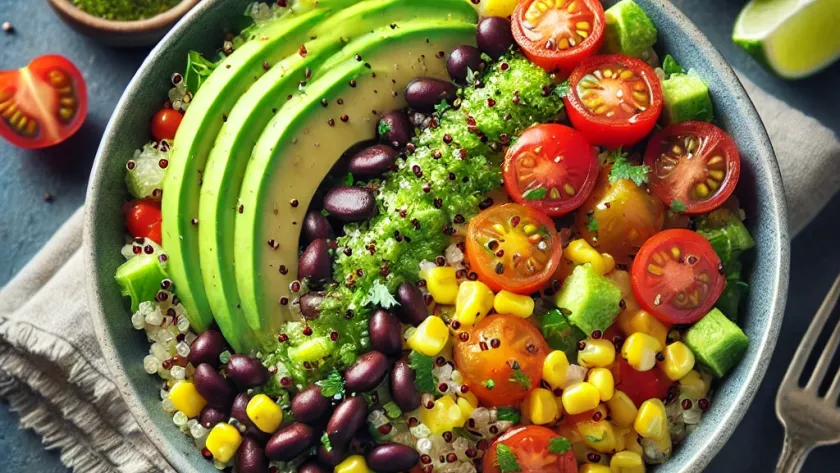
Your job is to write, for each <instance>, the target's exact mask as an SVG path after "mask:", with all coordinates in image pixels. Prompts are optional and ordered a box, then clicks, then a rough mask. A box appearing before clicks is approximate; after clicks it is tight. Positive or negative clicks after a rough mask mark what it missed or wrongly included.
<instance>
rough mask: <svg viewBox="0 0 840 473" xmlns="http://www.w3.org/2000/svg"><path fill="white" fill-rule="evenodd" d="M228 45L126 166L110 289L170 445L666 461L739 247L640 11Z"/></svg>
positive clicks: (217, 453)
mask: <svg viewBox="0 0 840 473" xmlns="http://www.w3.org/2000/svg"><path fill="white" fill-rule="evenodd" d="M243 19H244V20H246V21H247V22H248V24H249V26H247V27H245V28H243V29H241V30H240V31H237V32H232V33H230V34H228V36H227V37H220V38H219V45H220V48H219V50H218V52H217V53H216V54H214V55H206V54H205V55H202V54H200V53H198V52H190V53H189V55H188V57H187V58H185V59H186V61H185V62H186V64H185V68H184V70H183V71H177V72H175V73H174V74H173V75H172V79H171V82H172V87H171V90H170V91H169V94H168V97H161V109H160V110H159V111H158V112H157V113H156V114H155V115H154V116H153V117H150V118H151V124H150V129H149V132H150V141H149V142H148V143H146V144H142V143H138V147H139V149H138V150H137V151H136V152H135V154H134V156H133V157H126V158H127V159H126V161H127V162H126V174H125V176H126V178H125V180H126V185H127V191H128V194H130V197H129V198H128V199H127V200H126V203H125V204H124V206H123V208H122V211H123V214H124V215H125V223H126V243H125V246H123V248H122V250H121V251H122V255H123V256H124V257H125V259H126V261H125V263H124V264H123V265H122V266H120V267H119V269H118V270H117V273H116V279H117V282H118V283H119V285H120V287H121V288H122V290H123V294H124V295H125V296H126V301H127V304H130V310H131V312H132V315H131V323H132V325H133V326H134V328H136V329H137V330H138V331H143V332H145V336H146V338H147V339H148V341H149V343H150V344H151V345H150V348H149V354H148V355H147V356H146V357H145V358H144V359H143V360H142V363H143V367H144V368H145V370H146V372H148V373H149V375H154V378H150V379H149V382H158V383H161V390H160V398H161V408H162V409H164V410H165V411H166V412H167V413H169V414H171V416H172V422H173V424H174V426H173V428H178V429H180V430H181V431H182V432H183V433H184V435H187V436H189V437H190V438H192V439H193V441H194V443H195V447H196V449H197V450H198V451H200V452H201V454H202V455H203V456H204V457H205V458H206V460H207V461H208V464H212V465H213V466H214V467H215V468H216V469H218V470H228V471H231V470H232V471H235V472H238V473H261V472H272V473H281V472H282V473H286V472H301V473H320V472H329V471H335V472H338V473H368V472H375V473H398V472H412V473H432V472H436V473H472V472H484V473H515V472H524V473H529V472H533V473H549V472H552V473H643V472H645V471H647V470H648V469H652V468H654V466H655V465H659V464H662V463H665V462H667V461H668V459H669V458H670V457H671V455H672V454H673V452H674V451H675V449H677V448H679V444H680V443H681V442H682V441H683V440H684V439H685V438H686V436H687V435H689V434H691V432H692V431H693V430H694V429H695V428H696V426H697V424H698V423H699V422H701V419H702V416H703V413H704V411H706V410H708V409H709V408H710V407H711V405H712V392H713V390H714V386H715V380H716V379H720V378H722V377H724V376H726V375H727V373H728V372H729V371H730V370H731V369H733V367H735V366H736V365H737V364H738V363H739V361H740V360H741V358H742V357H743V355H744V353H745V351H746V348H747V345H748V343H749V340H748V338H747V336H746V335H745V334H744V332H743V331H742V330H741V328H739V326H738V319H739V312H740V310H739V309H741V308H742V300H743V298H744V297H745V296H746V294H747V292H748V291H749V286H748V285H747V283H746V282H745V281H744V279H745V278H744V277H743V275H742V258H741V257H742V254H743V253H745V252H747V251H748V250H750V249H751V248H753V246H754V242H753V239H752V238H751V236H750V234H749V232H748V230H747V228H746V226H745V224H744V221H745V219H747V218H748V216H747V215H746V214H745V212H744V211H743V210H741V208H740V206H739V203H738V200H737V198H736V197H735V196H734V191H735V189H736V186H737V184H738V180H739V177H740V166H741V164H740V157H739V153H738V149H737V147H736V145H735V143H734V142H733V140H732V139H731V138H730V137H729V136H728V135H727V133H726V132H725V131H724V130H722V129H720V128H718V127H717V126H716V125H715V124H714V123H715V114H714V110H713V106H712V99H711V97H710V93H709V88H708V87H707V85H706V83H704V80H703V78H702V77H700V76H699V75H698V74H697V73H695V72H694V71H693V70H691V69H690V68H686V69H687V70H686V69H684V68H683V67H682V66H681V65H680V58H674V57H672V56H670V55H668V54H667V51H663V50H662V48H661V47H660V45H658V44H657V34H658V32H657V29H656V25H655V24H654V23H653V22H652V21H651V19H650V18H649V17H648V16H647V14H646V13H645V12H644V10H643V9H642V8H641V7H640V6H639V5H637V4H636V3H634V2H633V0H622V1H619V2H618V3H616V4H614V5H613V6H611V7H609V8H607V9H606V10H605V9H604V6H602V4H601V3H600V2H599V1H598V0H520V1H518V2H517V1H515V0H424V1H423V2H416V1H412V0H364V1H355V0H297V1H289V2H286V1H282V2H268V3H254V4H252V5H250V6H249V7H248V8H247V11H246V12H245V15H244V17H243ZM686 66H687V65H686ZM140 361H141V360H138V363H139V362H140Z"/></svg>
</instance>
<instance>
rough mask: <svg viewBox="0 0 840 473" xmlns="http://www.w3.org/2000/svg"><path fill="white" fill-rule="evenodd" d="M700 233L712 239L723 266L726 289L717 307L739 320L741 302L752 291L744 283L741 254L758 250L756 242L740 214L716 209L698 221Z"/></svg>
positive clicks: (713, 246)
mask: <svg viewBox="0 0 840 473" xmlns="http://www.w3.org/2000/svg"><path fill="white" fill-rule="evenodd" d="M697 233H699V234H700V235H702V236H703V237H704V238H706V239H707V240H709V243H710V244H711V245H712V248H714V250H715V253H717V255H718V257H719V258H720V261H721V264H723V270H724V273H725V274H726V287H725V288H724V290H723V293H721V295H720V298H718V300H717V303H716V304H715V306H716V307H717V308H718V309H720V311H721V312H723V313H724V314H725V315H726V316H727V317H729V318H730V319H732V320H736V319H737V318H738V312H739V309H740V305H741V300H742V299H743V298H744V297H746V295H747V293H748V292H749V287H750V286H749V284H747V283H746V282H744V281H743V280H742V276H741V269H742V267H741V266H742V265H741V255H742V254H743V252H744V251H747V250H750V249H752V248H753V247H755V240H753V238H752V236H751V235H750V232H749V230H747V227H746V226H745V225H744V223H743V222H742V221H741V216H740V213H738V212H734V211H732V210H729V209H727V208H721V209H717V210H715V211H714V212H712V213H710V214H708V215H705V216H703V217H701V218H699V219H698V220H697Z"/></svg>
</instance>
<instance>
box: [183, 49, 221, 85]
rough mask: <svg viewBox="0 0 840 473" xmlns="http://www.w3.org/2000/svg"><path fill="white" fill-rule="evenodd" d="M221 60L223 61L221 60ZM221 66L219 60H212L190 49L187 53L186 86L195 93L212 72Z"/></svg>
mask: <svg viewBox="0 0 840 473" xmlns="http://www.w3.org/2000/svg"><path fill="white" fill-rule="evenodd" d="M220 62H221V61H220ZM218 66H219V62H211V61H208V60H207V59H205V58H204V56H202V55H201V53H199V52H196V51H190V52H189V53H188V54H187V69H186V71H185V72H184V86H185V87H186V88H187V90H188V91H190V92H192V93H193V94H195V93H196V92H198V89H199V88H200V87H201V85H202V84H204V81H206V80H207V78H208V77H210V74H211V73H212V72H213V71H214V70H215V69H216V68H217V67H218Z"/></svg>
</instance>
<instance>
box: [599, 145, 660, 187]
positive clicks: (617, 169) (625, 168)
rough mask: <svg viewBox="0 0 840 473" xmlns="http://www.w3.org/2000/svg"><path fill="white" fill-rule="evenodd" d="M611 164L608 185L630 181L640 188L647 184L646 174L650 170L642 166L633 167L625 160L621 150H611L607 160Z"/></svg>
mask: <svg viewBox="0 0 840 473" xmlns="http://www.w3.org/2000/svg"><path fill="white" fill-rule="evenodd" d="M607 159H608V160H609V161H611V162H612V169H611V170H610V183H611V184H615V183H616V181H618V180H621V179H630V180H631V181H633V182H634V183H636V185H637V186H639V187H641V186H643V185H645V184H647V182H648V174H650V168H649V167H647V166H645V165H644V164H639V165H635V164H633V163H631V162H630V160H629V159H627V153H625V152H624V150H622V149H621V148H616V149H615V150H613V152H612V154H611V155H610V157H609V158H607Z"/></svg>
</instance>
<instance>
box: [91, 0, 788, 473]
mask: <svg viewBox="0 0 840 473" xmlns="http://www.w3.org/2000/svg"><path fill="white" fill-rule="evenodd" d="M250 1H251V0H205V1H204V2H202V3H201V4H200V5H199V6H198V7H196V8H195V9H194V10H193V11H192V12H190V13H189V14H188V15H187V16H186V17H185V18H184V19H183V20H182V21H181V23H179V24H178V25H177V26H176V27H175V28H174V29H173V30H172V31H171V32H170V33H169V34H168V35H167V36H166V38H165V39H164V40H163V41H162V42H161V43H160V44H159V45H158V47H157V48H155V50H154V51H152V53H151V55H150V56H149V58H148V59H147V60H146V62H145V63H144V64H143V66H142V67H141V68H140V70H139V71H138V72H137V75H136V76H135V77H134V80H132V82H131V84H130V85H129V86H128V88H127V90H126V92H125V95H123V97H122V100H120V102H119V104H117V107H116V111H115V112H114V115H113V117H112V118H111V122H110V124H109V125H108V128H107V130H106V131H105V137H104V139H103V141H102V144H101V146H100V148H99V153H98V156H97V159H96V163H95V164H94V167H93V174H92V176H91V180H90V187H89V189H88V196H87V219H86V223H85V239H86V251H87V271H88V282H89V293H90V305H91V311H92V313H93V317H94V324H95V326H96V330H97V334H98V337H99V341H100V343H101V345H102V350H103V352H104V354H105V358H106V359H107V361H108V367H109V369H110V370H111V373H112V374H113V377H114V380H115V381H116V383H117V385H118V386H119V387H120V389H121V392H122V395H123V397H124V398H125V401H126V402H127V403H128V406H129V408H130V410H131V412H132V413H133V415H134V417H135V418H136V419H137V421H138V422H139V423H140V426H141V427H142V428H143V430H144V431H145V432H146V433H147V434H148V436H149V438H150V439H151V440H152V442H153V443H154V444H155V445H156V446H157V448H158V449H159V450H160V452H161V454H162V455H163V456H164V457H165V458H166V459H167V460H168V461H169V462H170V463H171V464H172V466H173V467H175V469H177V470H178V471H182V472H188V471H189V472H194V471H201V472H214V471H216V470H215V469H214V468H213V466H212V465H211V464H210V463H209V462H208V461H207V460H205V459H203V458H202V457H201V454H200V453H199V451H198V450H197V449H195V448H194V447H193V445H192V442H191V440H189V439H187V438H186V437H185V436H184V435H183V434H181V432H180V431H179V430H178V429H177V428H176V427H175V426H174V425H173V423H172V420H171V418H170V416H169V415H167V414H166V413H165V412H164V411H163V409H161V406H160V396H159V394H158V393H159V389H160V382H159V380H158V378H157V377H152V376H149V375H148V374H146V372H145V371H144V370H143V362H142V361H143V357H144V356H145V355H146V354H147V353H148V350H149V344H148V343H147V341H146V339H145V335H144V334H143V333H142V332H138V331H136V330H134V328H132V326H131V322H130V320H129V319H130V313H129V310H128V308H127V302H126V300H124V299H123V298H122V297H121V296H120V291H119V288H118V286H117V284H116V282H114V277H113V275H114V272H115V271H116V269H117V267H118V266H119V265H120V263H122V261H123V258H122V256H121V255H120V252H119V248H120V245H121V244H122V242H123V234H124V231H125V230H124V227H123V220H122V214H121V213H120V206H121V205H122V203H123V202H125V201H126V199H127V192H126V188H125V181H124V175H125V163H126V161H127V160H128V159H129V158H131V156H132V154H133V152H134V150H135V149H137V148H139V147H141V146H142V145H143V144H144V143H145V142H147V141H148V139H149V135H148V127H149V117H151V116H152V115H153V114H154V112H155V111H156V110H157V109H158V108H159V107H160V101H161V97H165V96H166V93H167V90H168V89H169V87H170V85H169V78H170V75H171V74H172V73H173V72H174V71H179V70H182V69H183V67H184V59H185V58H186V55H187V51H188V50H190V49H197V50H199V51H205V52H208V53H209V52H212V51H215V50H216V48H217V47H218V46H219V44H220V42H221V38H222V35H223V33H224V32H225V30H226V28H228V27H229V26H230V24H231V22H232V21H234V19H235V18H240V17H241V14H242V12H243V11H244V9H245V6H246V5H247V4H248V3H249V2H250ZM636 2H637V3H638V4H639V5H641V6H642V7H643V8H644V9H645V11H647V13H648V14H649V15H650V17H651V18H652V19H653V21H654V23H656V26H657V27H658V29H659V45H660V46H661V48H662V49H663V50H665V51H668V52H670V53H671V54H673V55H674V56H675V57H677V58H679V61H680V62H681V63H682V65H683V66H684V67H686V68H689V67H690V68H694V69H695V70H696V71H697V72H698V73H699V75H700V77H703V78H704V79H705V80H706V82H707V83H708V84H709V88H710V89H711V94H712V98H713V100H714V105H715V109H716V110H715V112H716V113H715V114H716V116H717V119H718V124H719V125H720V126H722V127H723V128H724V129H726V130H727V131H728V132H729V134H730V135H731V136H732V138H733V139H734V140H735V142H736V143H737V144H738V147H739V149H740V151H741V157H742V162H743V165H742V168H743V169H742V176H741V183H740V185H739V188H738V197H739V198H740V199H741V202H742V204H743V205H744V208H745V209H746V212H747V215H748V216H749V220H748V225H749V227H750V230H751V232H752V234H753V236H754V237H755V240H756V245H757V246H756V249H755V250H754V251H753V252H751V254H752V255H754V256H753V258H752V261H751V262H750V263H749V264H748V265H747V267H748V270H747V271H746V274H747V275H748V277H747V279H748V282H749V284H750V285H751V286H752V290H751V291H750V293H749V297H748V299H747V300H746V310H745V311H744V314H743V315H742V319H741V323H742V326H743V328H744V331H745V332H746V333H747V335H748V336H749V337H750V345H749V349H748V351H747V354H746V356H745V357H744V359H743V361H741V363H740V364H739V365H738V366H737V367H736V368H735V369H734V370H733V371H732V373H730V374H729V375H728V376H727V377H726V378H725V379H724V380H723V381H722V382H719V383H718V384H717V385H716V393H715V396H714V402H713V403H712V407H711V409H710V410H709V411H708V412H707V414H706V415H705V416H704V418H703V421H702V423H701V424H700V425H699V427H698V429H697V431H696V432H694V434H692V435H690V436H689V437H688V439H687V440H686V441H685V442H684V443H683V444H682V445H680V446H679V447H678V448H677V449H676V452H675V453H674V456H673V458H672V459H671V460H670V461H669V462H668V463H666V464H665V465H663V466H660V467H659V468H658V469H657V470H656V471H657V472H658V473H676V472H681V473H699V472H700V471H702V470H703V468H704V467H705V466H706V465H707V464H708V463H709V461H710V460H711V459H712V457H713V456H714V455H715V454H716V453H717V452H718V450H719V449H720V448H721V446H722V445H723V444H724V442H726V440H727V439H728V438H729V436H730V435H731V434H732V431H733V430H734V429H735V427H736V425H737V424H738V422H739V421H740V420H741V418H742V417H743V415H744V413H745V412H746V410H747V406H748V405H749V403H750V401H751V400H752V399H753V396H754V394H755V392H756V390H757V389H758V387H759V384H760V383H761V379H762V377H763V376H764V373H765V371H766V369H767V365H768V363H769V361H770V357H771V354H772V351H773V347H774V346H775V343H776V338H777V335H778V332H779V327H780V326H781V323H782V315H783V311H784V305H785V298H786V295H787V286H788V252H789V237H788V232H787V215H786V210H785V209H786V207H785V195H784V191H783V188H782V180H781V177H780V174H779V167H778V165H777V163H776V160H775V157H774V155H773V148H772V147H771V146H770V140H769V138H768V136H767V132H766V131H765V129H764V126H763V125H762V123H761V120H760V118H759V117H758V114H757V113H756V111H755V108H753V104H752V103H751V102H750V99H749V97H748V96H747V94H746V92H745V91H744V89H743V87H742V86H741V83H740V82H739V81H738V78H737V77H736V76H735V74H734V73H733V71H732V69H731V68H730V67H729V65H727V64H726V62H724V59H723V57H721V55H720V53H719V52H718V51H717V50H716V49H715V48H714V47H713V46H712V45H711V44H710V43H709V41H708V40H707V39H706V38H705V37H704V36H703V34H702V33H701V32H700V31H699V30H698V29H697V28H696V27H695V26H694V25H693V24H692V23H691V22H690V21H689V20H688V19H687V18H686V17H685V16H683V14H682V13H680V12H679V11H678V10H677V9H676V8H675V7H674V6H673V5H672V4H671V3H670V2H668V1H667V0H636ZM605 3H607V4H612V3H614V1H607V2H605ZM290 178H293V177H291V176H290Z"/></svg>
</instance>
